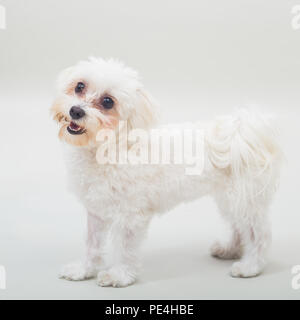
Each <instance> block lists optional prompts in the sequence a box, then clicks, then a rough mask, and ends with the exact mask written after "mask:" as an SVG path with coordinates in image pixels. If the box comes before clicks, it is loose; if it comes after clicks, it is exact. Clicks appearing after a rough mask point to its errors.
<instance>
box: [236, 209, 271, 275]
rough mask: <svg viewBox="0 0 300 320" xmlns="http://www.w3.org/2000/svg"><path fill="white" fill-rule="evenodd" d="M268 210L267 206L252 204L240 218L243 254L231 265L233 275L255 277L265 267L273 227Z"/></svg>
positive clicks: (239, 225) (239, 226)
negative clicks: (271, 226)
mask: <svg viewBox="0 0 300 320" xmlns="http://www.w3.org/2000/svg"><path fill="white" fill-rule="evenodd" d="M266 211H267V208H266V207H265V206H261V207H255V206H252V205H251V206H249V208H248V209H247V212H246V214H245V215H243V216H242V217H240V218H239V219H238V220H239V221H238V228H239V232H240V235H241V241H242V244H243V256H242V258H241V260H240V261H237V262H235V263H234V264H233V265H232V267H231V275H232V276H233V277H243V278H247V277H254V276H256V275H258V274H260V273H261V272H262V270H263V268H264V267H265V265H266V259H267V252H268V249H269V246H270V243H271V228H270V224H269V221H268V217H267V212H266Z"/></svg>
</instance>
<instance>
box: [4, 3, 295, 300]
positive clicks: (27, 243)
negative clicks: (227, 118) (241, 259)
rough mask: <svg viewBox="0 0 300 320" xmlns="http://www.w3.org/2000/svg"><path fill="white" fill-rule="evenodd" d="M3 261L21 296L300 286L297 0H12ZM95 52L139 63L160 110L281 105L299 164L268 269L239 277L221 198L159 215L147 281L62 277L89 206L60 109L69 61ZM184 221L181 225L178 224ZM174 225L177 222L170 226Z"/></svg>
mask: <svg viewBox="0 0 300 320" xmlns="http://www.w3.org/2000/svg"><path fill="white" fill-rule="evenodd" d="M0 4H1V5H4V6H5V7H6V15H7V17H6V18H7V28H6V30H0V108H1V109H0V110H1V116H2V119H1V120H2V121H1V122H0V123H1V126H0V133H1V141H2V142H1V153H0V155H1V162H0V163H1V166H0V176H1V183H0V196H1V201H0V265H4V266H5V268H6V272H7V289H6V290H0V299H8V298H29V299H30V298H57V299H61V298H91V299H108V298H110V299H120V298H124V299H126V298H127V299H131V298H151V299H153V298H165V299H167V298H169V299H172V298H193V299H201V298H205V299H208V298H215V299H218V298H293V299H299V298H300V290H299V291H297V290H293V289H292V287H291V280H292V275H291V268H292V266H293V265H296V264H300V214H299V211H300V210H299V200H298V193H299V191H298V190H299V187H300V186H299V171H300V170H299V167H300V165H299V163H300V152H299V147H298V144H299V143H298V140H299V137H300V136H299V132H300V130H299V119H300V111H299V101H300V90H299V80H300V76H299V75H300V72H299V71H300V63H299V61H300V60H299V56H300V29H299V30H294V29H293V28H292V26H291V19H292V15H291V9H292V7H293V6H294V5H296V4H300V1H298V3H297V1H288V0H276V1H274V0H264V1H259V0H243V1H241V0H228V1H222V0H214V1H208V0H203V1H198V0H185V1H182V0H177V1H174V0H173V1H171V0H165V1H158V0H152V1H141V0H140V1H138V0H127V1H121V0H118V1H117V0H109V1H108V0H107V1H103V0H101V1H97V0H85V1H71V0H63V1H61V0H51V1H50V0H43V1H38V0H26V1H25V0H0ZM90 55H95V56H102V57H105V58H106V57H111V56H112V57H116V58H120V59H121V60H123V61H124V62H125V63H126V64H128V65H130V66H131V67H133V68H136V69H138V70H139V72H140V74H141V75H142V78H143V79H144V83H145V86H146V87H147V88H148V90H149V91H150V92H151V93H152V94H153V95H154V97H155V98H156V99H157V100H158V101H159V102H160V105H161V121H162V122H176V121H190V120H195V119H197V120H206V119H211V118H212V117H213V116H215V115H218V114H223V113H228V112H232V111H233V110H234V109H235V108H236V107H239V106H243V105H245V104H249V103H250V104H253V103H254V104H258V105H261V106H262V108H263V109H265V110H267V111H271V112H274V113H277V114H278V116H279V120H280V121H279V122H280V125H281V130H282V134H281V137H282V144H283V147H284V151H285V154H286V158H287V161H286V165H285V168H284V171H283V175H282V184H281V188H280V190H279V192H278V194H277V196H276V199H275V202H274V205H273V207H272V220H273V231H274V236H273V238H274V239H273V245H272V250H271V255H270V264H269V266H268V268H267V269H266V271H265V273H264V274H263V275H261V276H260V277H258V278H253V279H233V278H230V276H229V275H228V272H229V267H230V262H228V261H226V262H224V261H219V260H215V259H213V258H211V257H210V256H209V253H208V249H209V246H210V244H211V243H212V242H213V241H214V240H215V238H218V237H219V236H222V235H224V234H226V232H225V231H224V226H223V224H222V221H221V220H220V218H219V216H218V214H217V211H216V207H215V206H214V204H213V203H212V201H211V200H210V199H202V200H199V201H197V202H195V203H192V204H189V205H185V206H180V207H178V208H177V209H176V210H173V211H172V212H170V213H168V214H167V215H165V216H163V217H160V218H156V219H155V220H154V221H153V223H152V226H151V230H150V234H149V237H148V239H147V241H146V243H145V246H144V250H143V257H144V258H143V260H144V270H143V272H142V274H141V277H140V281H139V282H138V283H137V284H136V285H134V286H132V287H129V288H126V289H121V290H118V289H112V288H99V287H97V286H96V285H95V283H94V280H91V281H87V282H81V283H74V282H67V281H63V280H59V279H57V277H56V275H57V272H58V270H59V268H60V266H61V265H62V264H64V263H66V262H69V261H70V260H74V259H78V258H80V255H81V254H82V252H83V243H84V235H85V216H84V209H83V208H82V207H81V206H80V205H79V204H78V202H77V201H76V199H75V198H73V196H72V195H70V194H68V193H67V191H66V183H65V168H64V164H63V161H62V154H61V149H60V143H59V142H58V139H57V136H56V135H57V132H56V126H55V124H54V123H52V121H51V119H50V116H49V107H50V104H51V100H52V97H53V92H54V80H55V77H56V75H57V73H58V72H59V71H60V70H61V69H62V68H65V67H68V66H70V65H72V64H74V63H75V62H76V61H78V60H80V59H84V58H86V57H88V56H90ZM179 226H180V228H179ZM166 230H167V231H166Z"/></svg>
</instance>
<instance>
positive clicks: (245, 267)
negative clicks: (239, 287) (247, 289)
mask: <svg viewBox="0 0 300 320" xmlns="http://www.w3.org/2000/svg"><path fill="white" fill-rule="evenodd" d="M262 270H263V268H262V267H261V266H259V265H258V264H257V263H253V262H250V261H237V262H235V263H234V264H233V265H232V267H231V271H230V274H231V276H232V277H235V278H250V277H255V276H258V275H259V274H260V273H261V272H262Z"/></svg>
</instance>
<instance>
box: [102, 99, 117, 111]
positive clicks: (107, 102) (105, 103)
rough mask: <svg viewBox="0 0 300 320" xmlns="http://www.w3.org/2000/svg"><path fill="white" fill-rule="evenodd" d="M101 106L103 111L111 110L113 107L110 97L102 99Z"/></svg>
mask: <svg viewBox="0 0 300 320" xmlns="http://www.w3.org/2000/svg"><path fill="white" fill-rule="evenodd" d="M101 105H102V107H103V108H104V109H111V108H112V107H113V106H114V101H113V99H112V98H110V97H104V98H103V99H102V101H101Z"/></svg>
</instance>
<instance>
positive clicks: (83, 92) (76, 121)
mask: <svg viewBox="0 0 300 320" xmlns="http://www.w3.org/2000/svg"><path fill="white" fill-rule="evenodd" d="M153 108H154V105H153V103H152V102H151V98H150V97H149V95H148V94H147V93H146V92H145V90H144V89H143V86H142V84H141V83H140V82H139V79H138V75H137V73H136V72H135V71H133V70H132V69H130V68H127V67H125V66H124V65H123V64H122V63H120V62H117V61H115V60H103V59H95V58H91V59H89V60H88V61H83V62H79V63H78V64H77V65H75V66H74V67H70V68H68V69H66V70H64V71H63V72H62V73H61V74H60V76H59V78H58V96H57V97H56V99H55V101H54V103H53V105H52V108H51V112H52V113H53V116H54V119H55V120H56V121H57V122H58V123H59V125H60V130H59V137H60V139H62V140H64V141H66V142H67V143H69V144H72V145H75V146H87V145H90V144H93V143H94V142H95V141H96V136H97V133H98V132H99V130H101V129H108V128H110V129H113V130H117V128H118V124H119V121H121V120H122V121H127V126H128V129H129V130H130V129H134V128H143V129H147V128H149V127H150V126H152V124H153V122H154V111H153Z"/></svg>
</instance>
